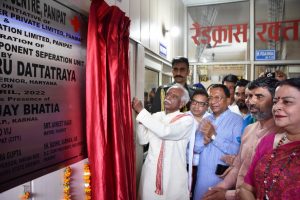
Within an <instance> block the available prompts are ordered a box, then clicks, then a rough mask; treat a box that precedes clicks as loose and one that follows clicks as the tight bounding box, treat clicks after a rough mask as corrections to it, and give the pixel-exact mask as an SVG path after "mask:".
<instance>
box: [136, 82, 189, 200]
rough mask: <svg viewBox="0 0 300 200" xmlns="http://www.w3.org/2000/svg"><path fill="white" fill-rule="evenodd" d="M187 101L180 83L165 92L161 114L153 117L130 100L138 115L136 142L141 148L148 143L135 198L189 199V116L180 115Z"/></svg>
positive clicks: (137, 101)
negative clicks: (163, 107) (187, 153)
mask: <svg viewBox="0 0 300 200" xmlns="http://www.w3.org/2000/svg"><path fill="white" fill-rule="evenodd" d="M188 101H189V94H188V92H187V90H186V89H185V88H184V87H183V86H182V85H180V84H174V85H173V86H172V87H170V88H169V89H168V90H167V93H166V96H165V100H164V106H165V111H162V112H157V113H154V114H153V115H151V114H150V113H149V112H148V111H147V110H146V109H144V108H143V106H142V102H141V101H139V100H138V99H137V98H134V99H133V102H132V108H133V109H134V110H135V111H136V112H137V113H138V115H137V117H136V120H137V121H138V122H139V124H138V127H137V135H138V141H139V143H140V144H141V145H145V144H148V143H149V150H148V154H147V157H146V160H145V163H144V164H143V168H142V174H141V179H140V185H139V193H138V199H141V200H154V199H161V200H169V199H172V200H188V199H189V189H188V173H187V170H186V148H187V144H188V142H189V138H190V134H191V132H192V131H191V129H192V128H193V117H192V116H191V115H188V114H184V113H182V112H180V108H182V107H183V106H185V105H186V103H187V102H188Z"/></svg>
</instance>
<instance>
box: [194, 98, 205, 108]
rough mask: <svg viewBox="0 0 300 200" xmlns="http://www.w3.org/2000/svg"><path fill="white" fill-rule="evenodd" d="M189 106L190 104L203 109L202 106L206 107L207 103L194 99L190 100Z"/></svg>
mask: <svg viewBox="0 0 300 200" xmlns="http://www.w3.org/2000/svg"><path fill="white" fill-rule="evenodd" d="M191 104H192V105H193V106H196V105H199V106H200V107H204V106H207V105H208V103H207V102H203V101H196V100H195V99H192V100H191Z"/></svg>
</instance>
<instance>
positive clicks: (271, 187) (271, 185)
mask: <svg viewBox="0 0 300 200" xmlns="http://www.w3.org/2000/svg"><path fill="white" fill-rule="evenodd" d="M286 139H287V137H286V135H284V136H283V137H282V138H281V139H280V140H279V142H278V143H277V145H276V147H275V148H274V149H273V151H272V154H271V157H270V158H269V159H268V163H267V165H266V170H265V172H264V190H265V195H264V200H269V199H270V198H269V196H268V193H269V192H271V191H272V189H273V186H274V183H276V182H277V181H278V179H279V175H280V174H281V172H282V171H283V170H284V169H285V168H286V166H288V165H289V164H290V162H291V160H292V159H293V157H295V156H296V152H295V151H293V152H292V153H291V154H290V155H289V157H288V160H287V161H286V162H285V163H283V164H282V165H281V167H280V169H279V172H278V173H276V174H275V175H274V178H273V180H268V179H271V177H268V175H269V173H270V166H271V164H272V160H273V158H275V157H276V154H277V149H278V147H280V146H281V145H282V144H283V143H284V142H285V141H286ZM269 182H270V185H269V186H268V183H269Z"/></svg>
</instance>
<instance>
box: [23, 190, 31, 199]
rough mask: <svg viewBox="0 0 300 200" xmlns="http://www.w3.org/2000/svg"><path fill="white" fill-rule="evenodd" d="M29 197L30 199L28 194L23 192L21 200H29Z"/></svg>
mask: <svg viewBox="0 0 300 200" xmlns="http://www.w3.org/2000/svg"><path fill="white" fill-rule="evenodd" d="M30 197H31V194H30V192H24V193H23V194H22V195H21V200H26V199H29V198H30Z"/></svg>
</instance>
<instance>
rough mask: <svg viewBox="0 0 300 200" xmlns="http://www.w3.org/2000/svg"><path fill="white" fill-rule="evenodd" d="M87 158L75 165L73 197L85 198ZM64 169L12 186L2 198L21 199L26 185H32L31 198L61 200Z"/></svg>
mask: <svg viewBox="0 0 300 200" xmlns="http://www.w3.org/2000/svg"><path fill="white" fill-rule="evenodd" d="M85 162H87V159H86V160H82V161H80V162H77V163H75V164H73V165H70V167H71V169H72V175H71V182H70V184H71V195H72V197H71V199H72V200H83V199H84V181H83V166H84V163H85ZM64 170H65V168H63V169H60V170H57V171H55V172H52V173H50V174H47V175H45V176H41V177H39V178H37V179H34V180H32V181H30V182H27V183H24V184H22V185H20V186H18V187H15V188H12V189H10V190H7V191H5V192H2V193H0V199H1V200H19V199H20V196H21V195H22V194H23V191H24V186H27V187H30V186H31V193H32V198H31V200H60V199H63V188H64V186H63V180H64V179H63V178H64Z"/></svg>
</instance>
